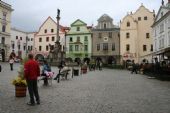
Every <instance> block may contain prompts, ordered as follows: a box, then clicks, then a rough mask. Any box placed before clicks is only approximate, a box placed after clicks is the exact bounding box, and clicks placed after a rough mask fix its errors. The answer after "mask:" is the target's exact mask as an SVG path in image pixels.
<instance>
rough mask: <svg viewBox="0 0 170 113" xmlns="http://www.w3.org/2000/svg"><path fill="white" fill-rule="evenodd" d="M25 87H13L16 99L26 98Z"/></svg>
mask: <svg viewBox="0 0 170 113" xmlns="http://www.w3.org/2000/svg"><path fill="white" fill-rule="evenodd" d="M26 93H27V87H26V86H15V96H16V97H26Z"/></svg>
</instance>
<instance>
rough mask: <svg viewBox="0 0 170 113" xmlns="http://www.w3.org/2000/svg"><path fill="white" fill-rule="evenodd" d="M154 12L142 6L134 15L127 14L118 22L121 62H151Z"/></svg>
mask: <svg viewBox="0 0 170 113" xmlns="http://www.w3.org/2000/svg"><path fill="white" fill-rule="evenodd" d="M154 17H155V14H154V11H153V12H151V11H149V10H148V9H147V8H146V7H145V6H143V4H142V5H141V6H140V7H139V8H138V9H137V11H136V12H135V13H132V12H131V13H130V14H127V15H126V16H125V17H124V18H123V20H122V21H121V22H120V54H121V62H122V63H123V62H127V61H132V60H134V61H135V63H141V62H142V61H143V60H144V59H145V60H147V61H148V62H151V61H152V54H151V53H152V51H153V38H152V35H151V33H152V28H151V26H152V24H153V22H154Z"/></svg>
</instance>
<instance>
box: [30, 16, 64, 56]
mask: <svg viewBox="0 0 170 113" xmlns="http://www.w3.org/2000/svg"><path fill="white" fill-rule="evenodd" d="M59 37H60V44H61V46H62V51H63V50H64V48H65V30H64V27H62V26H61V25H60V28H59ZM34 41H35V42H34V48H33V52H34V55H35V57H36V58H38V59H43V58H46V57H47V56H48V55H49V52H50V48H51V49H52V50H53V49H54V46H55V42H56V41H57V23H56V22H55V21H54V20H53V19H52V18H51V17H48V18H47V19H46V20H45V22H44V23H43V24H42V25H41V26H40V28H39V30H38V32H37V33H36V34H35V40H34Z"/></svg>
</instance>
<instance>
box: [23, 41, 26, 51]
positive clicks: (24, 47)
mask: <svg viewBox="0 0 170 113" xmlns="http://www.w3.org/2000/svg"><path fill="white" fill-rule="evenodd" d="M23 49H24V51H25V50H26V43H24V46H23Z"/></svg>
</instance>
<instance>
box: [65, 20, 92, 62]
mask: <svg viewBox="0 0 170 113" xmlns="http://www.w3.org/2000/svg"><path fill="white" fill-rule="evenodd" d="M77 27H79V28H80V30H79V31H77ZM77 37H80V41H77ZM85 37H87V41H85ZM70 38H72V39H73V41H72V42H70ZM71 45H72V46H73V50H72V51H70V46H71ZM76 45H78V46H79V50H78V51H75V46H76ZM85 45H87V46H88V50H87V51H84V47H85ZM66 46H67V51H66V58H69V57H70V58H72V59H73V60H74V59H75V58H80V59H82V60H83V59H84V58H86V57H88V58H91V53H92V50H91V47H92V40H91V32H90V30H89V29H88V28H87V25H86V23H84V22H83V21H81V20H79V19H78V20H76V21H75V22H74V23H73V24H72V25H71V27H70V30H69V31H68V33H67V34H66Z"/></svg>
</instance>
